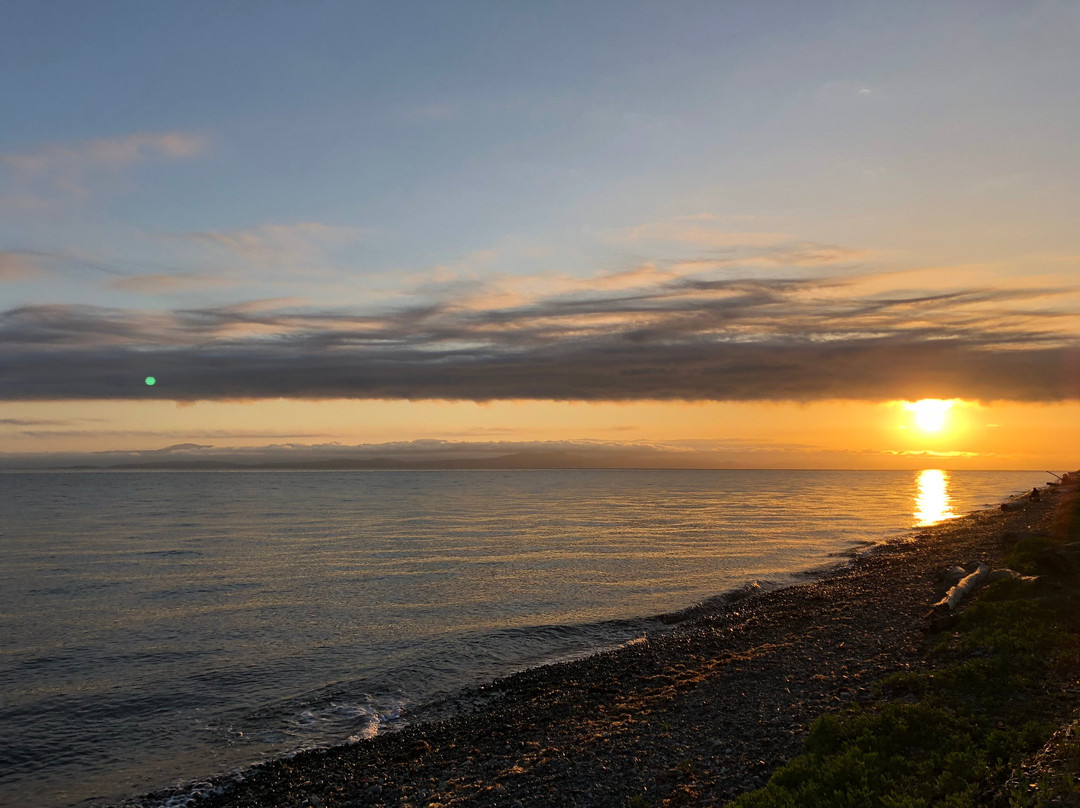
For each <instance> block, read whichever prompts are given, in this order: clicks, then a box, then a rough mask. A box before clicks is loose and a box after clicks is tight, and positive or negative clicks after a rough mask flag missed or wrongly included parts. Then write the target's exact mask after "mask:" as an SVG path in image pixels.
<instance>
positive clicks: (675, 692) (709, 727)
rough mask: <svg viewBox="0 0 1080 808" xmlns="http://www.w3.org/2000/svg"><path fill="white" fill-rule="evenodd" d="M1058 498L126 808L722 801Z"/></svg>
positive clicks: (908, 642) (869, 681)
mask: <svg viewBox="0 0 1080 808" xmlns="http://www.w3.org/2000/svg"><path fill="white" fill-rule="evenodd" d="M1055 500H1056V492H1055V490H1054V489H1052V488H1049V489H1046V495H1044V496H1043V497H1042V500H1041V501H1039V502H1028V501H1027V500H1016V501H1015V502H1014V503H1012V504H1011V505H1010V506H1009V507H1008V508H1002V509H999V510H985V511H978V512H976V513H973V514H970V515H967V516H964V517H961V518H957V519H951V520H947V521H945V522H942V523H940V524H938V525H935V526H932V527H929V528H925V529H923V530H921V531H920V532H918V533H915V534H914V535H913V536H912V537H910V538H905V539H901V540H896V541H893V542H889V543H886V544H884V545H880V546H878V547H876V548H874V549H873V550H871V551H868V552H865V553H862V554H860V555H858V556H856V557H855V558H853V559H851V561H850V562H849V563H847V564H844V565H842V566H840V567H837V568H836V569H833V570H830V571H826V572H823V573H822V572H819V573H817V574H816V575H814V576H808V581H807V582H806V583H804V584H801V585H796V586H790V587H787V588H783V589H777V590H773V591H758V590H755V589H754V588H753V587H751V588H748V589H744V590H741V591H739V592H736V593H732V594H730V595H728V596H726V597H723V598H718V599H716V600H715V601H712V602H710V603H708V604H705V605H703V606H701V607H697V608H696V609H693V610H689V611H687V612H683V613H680V614H676V615H671V616H669V618H668V619H669V620H670V621H671V622H672V623H674V624H676V625H675V627H674V629H673V630H672V631H670V632H668V633H665V634H664V635H662V636H657V637H650V638H648V639H646V640H644V641H642V642H638V643H634V644H632V645H629V646H626V647H623V648H619V649H616V650H614V651H609V652H605V653H602V654H597V655H594V656H591V657H587V658H584V659H579V660H575V661H571V662H565V663H559V664H554V665H547V666H543V667H539V668H534V669H531V670H527V671H524V672H521V673H518V674H515V675H513V676H509V677H507V678H504V679H501V680H497V681H495V682H493V683H491V684H489V685H485V686H483V687H481V688H479V689H477V690H475V691H471V692H469V693H466V694H462V695H460V696H458V697H455V698H454V699H453V700H452V701H451V702H448V703H443V704H437V705H429V706H427V707H425V708H424V709H422V710H420V711H418V712H416V713H414V714H412V715H410V716H407V717H406V718H407V720H406V722H405V725H404V726H403V727H402V728H401V729H398V730H396V731H392V732H387V733H385V734H381V735H377V736H376V737H374V738H370V739H367V740H363V741H360V742H358V743H352V744H349V745H347V746H340V747H334V748H330V749H320V750H313V751H307V752H301V753H298V754H296V755H293V756H290V757H288V758H285V759H281V760H275V761H272V762H269V763H266V764H263V765H260V766H257V767H255V768H253V769H251V770H248V771H246V772H243V773H242V774H239V775H235V776H230V777H225V778H221V779H218V780H214V781H212V782H207V783H202V784H199V785H197V786H195V787H193V788H192V787H188V788H186V789H184V790H183V791H176V792H157V793H155V794H151V795H147V796H146V797H144V798H142V799H140V800H137V801H134V802H129V803H127V804H126V805H128V806H136V805H138V806H147V807H149V806H162V805H168V806H181V805H185V806H191V807H192V808H195V807H196V806H197V808H248V807H249V806H250V807H251V808H254V806H260V808H269V807H270V806H280V808H286V807H290V808H291V807H294V806H295V808H305V807H306V806H310V807H311V808H322V807H323V806H326V808H331V807H332V806H334V807H336V806H342V807H345V806H348V807H349V808H359V806H431V807H432V808H434V806H519V805H520V806H626V805H627V804H631V801H633V800H637V801H638V804H649V805H671V806H683V805H687V806H689V805H717V804H723V803H724V802H725V801H727V800H730V799H732V798H734V797H735V796H738V795H739V794H741V793H743V792H745V791H748V790H752V789H754V788H755V787H757V786H759V785H761V784H763V783H764V782H765V780H766V779H767V778H768V776H769V775H770V773H771V772H772V771H773V770H775V769H776V768H777V767H778V766H780V765H781V764H782V763H784V762H785V761H786V760H788V759H790V758H791V757H792V756H793V755H795V754H797V753H798V751H799V749H800V745H801V743H802V740H803V738H804V737H805V734H806V731H807V728H808V725H809V724H810V722H811V721H813V720H814V719H815V718H817V717H818V716H820V715H822V714H824V713H827V712H830V711H835V710H837V709H839V708H841V707H843V706H844V705H846V704H848V703H850V702H853V701H855V702H857V701H859V700H860V699H868V698H869V696H870V694H871V691H872V688H873V686H874V684H875V682H877V681H879V680H880V679H881V678H883V677H884V676H886V675H888V674H890V673H893V672H896V671H900V670H905V669H911V668H913V667H917V666H919V665H920V664H922V663H921V659H922V658H923V653H924V651H925V648H926V644H927V642H928V636H929V634H930V627H929V621H928V620H927V613H928V610H929V608H930V605H931V604H932V603H934V602H935V601H936V600H937V599H938V598H940V597H941V595H942V593H943V592H944V590H945V589H946V588H947V582H946V581H945V578H944V575H943V573H944V571H946V570H948V569H950V568H952V567H954V566H956V565H964V564H971V563H973V562H986V563H988V564H990V565H991V566H993V565H994V562H995V561H996V560H997V559H998V558H999V556H1000V555H1001V553H1002V551H1003V549H1004V548H1006V547H1008V546H1010V544H1011V543H1013V542H1015V541H1016V540H1017V538H1018V537H1020V536H1023V535H1025V534H1027V533H1031V532H1037V531H1039V530H1045V529H1046V528H1047V526H1048V525H1049V522H1050V518H1051V515H1052V511H1053V505H1054V502H1055Z"/></svg>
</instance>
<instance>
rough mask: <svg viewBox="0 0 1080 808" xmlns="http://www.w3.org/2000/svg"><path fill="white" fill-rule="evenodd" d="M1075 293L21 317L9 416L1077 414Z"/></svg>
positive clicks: (757, 284) (15, 312)
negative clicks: (87, 404)
mask: <svg viewBox="0 0 1080 808" xmlns="http://www.w3.org/2000/svg"><path fill="white" fill-rule="evenodd" d="M871 289H872V290H873V291H868V290H871ZM1070 291H1072V290H1062V289H1053V288H1046V289H1032V290H1028V291H1027V292H1025V293H1020V292H1018V291H1017V290H1014V289H992V288H978V287H969V288H960V289H951V290H948V289H946V290H935V291H933V292H928V291H921V292H904V291H899V290H893V291H891V292H890V291H888V290H884V291H883V290H882V289H881V287H880V283H878V282H877V279H875V278H851V277H850V276H844V275H836V276H831V277H830V276H826V277H818V278H812V279H808V278H766V279H762V278H722V277H715V276H709V275H707V274H703V275H696V276H672V275H665V274H663V273H659V274H657V273H644V274H642V275H641V277H640V283H639V285H633V284H626V283H613V284H611V285H610V286H609V287H607V286H605V285H604V284H597V286H596V288H594V289H574V290H572V291H567V292H559V293H555V294H548V295H546V296H545V295H541V296H537V297H532V298H528V299H521V300H520V301H519V302H516V303H514V304H512V305H501V306H500V305H490V304H488V305H484V306H475V305H470V303H469V300H468V299H465V300H454V299H449V298H448V299H437V300H434V301H429V302H425V303H417V304H416V305H409V306H402V307H399V308H396V309H387V310H383V311H375V312H370V311H369V312H358V311H353V310H346V309H338V310H330V309H313V308H311V307H308V306H305V305H304V304H303V301H298V300H270V301H253V302H248V303H245V304H237V305H232V306H219V307H204V308H191V309H177V310H171V311H164V310H131V309H106V308H99V307H95V306H87V305H82V306H71V305H65V306H60V305H52V306H22V307H19V308H15V309H11V310H9V311H7V312H5V313H3V314H2V315H0V344H2V349H0V399H7V400H39V399H46V400H47V399H145V398H153V399H157V398H165V399H171V400H178V401H194V400H201V399H254V398H276V397H286V398H302V399H320V398H358V399H364V398H390V399H393V398H401V399H468V400H475V401H486V400H493V399H556V400H584V401H625V400H635V399H667V400H674V399H685V400H763V399H775V400H795V401H811V400H818V399H836V398H840V399H863V400H892V399H906V400H916V399H920V398H965V399H991V400H993V399H1013V400H1024V401H1056V400H1066V399H1077V398H1080V343H1078V340H1077V338H1076V330H1075V318H1076V315H1075V312H1071V311H1068V310H1064V309H1062V310H1058V309H1057V308H1055V306H1056V305H1057V304H1059V303H1061V301H1063V300H1065V299H1067V293H1068V292H1070ZM1070 318H1072V319H1070ZM148 374H152V375H154V376H155V377H157V379H158V384H157V385H155V386H154V387H153V388H148V387H146V386H145V385H144V384H143V383H142V379H143V378H144V377H145V376H146V375H148Z"/></svg>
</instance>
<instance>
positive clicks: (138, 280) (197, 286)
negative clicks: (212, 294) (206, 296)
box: [109, 272, 236, 295]
mask: <svg viewBox="0 0 1080 808" xmlns="http://www.w3.org/2000/svg"><path fill="white" fill-rule="evenodd" d="M234 283H236V281H231V280H229V279H228V278H222V277H218V276H214V275H206V274H204V273H201V272H177V273H161V274H156V275H129V276H128V277H125V278H116V279H114V280H112V281H110V283H109V288H110V289H116V290H118V291H121V292H134V293H136V294H145V295H161V294H169V293H171V292H189V291H195V290H201V289H205V288H207V287H208V286H230V285H233V284H234Z"/></svg>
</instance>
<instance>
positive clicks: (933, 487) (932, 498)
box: [914, 469, 956, 527]
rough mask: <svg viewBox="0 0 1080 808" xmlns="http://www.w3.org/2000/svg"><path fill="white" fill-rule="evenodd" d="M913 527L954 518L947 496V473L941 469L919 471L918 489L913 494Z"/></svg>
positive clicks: (926, 525)
mask: <svg viewBox="0 0 1080 808" xmlns="http://www.w3.org/2000/svg"><path fill="white" fill-rule="evenodd" d="M914 516H915V527H928V526H929V525H934V524H937V523H938V522H941V521H943V520H945V519H954V518H956V513H955V512H954V511H953V509H952V497H950V496H949V475H948V473H947V472H945V471H942V470H941V469H925V470H924V471H921V472H919V491H918V493H917V494H916V495H915V514H914Z"/></svg>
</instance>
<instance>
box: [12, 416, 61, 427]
mask: <svg viewBox="0 0 1080 808" xmlns="http://www.w3.org/2000/svg"><path fill="white" fill-rule="evenodd" d="M70 423H71V422H70V421H41V420H38V419H35V418H0V426H66V425H68V424H70Z"/></svg>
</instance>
